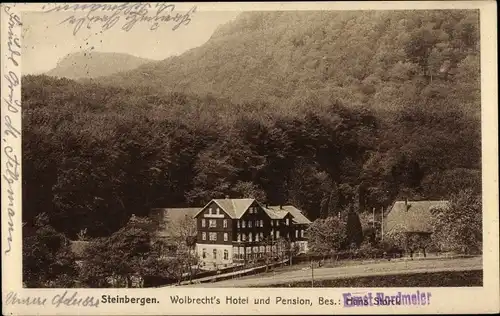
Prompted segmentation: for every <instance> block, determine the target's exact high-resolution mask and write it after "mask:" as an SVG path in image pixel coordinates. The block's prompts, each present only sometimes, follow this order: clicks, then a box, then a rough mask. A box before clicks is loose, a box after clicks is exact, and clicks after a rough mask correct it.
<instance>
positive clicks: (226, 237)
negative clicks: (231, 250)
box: [224, 233, 228, 241]
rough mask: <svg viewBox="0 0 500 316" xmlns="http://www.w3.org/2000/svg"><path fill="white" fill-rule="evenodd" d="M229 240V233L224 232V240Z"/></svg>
mask: <svg viewBox="0 0 500 316" xmlns="http://www.w3.org/2000/svg"><path fill="white" fill-rule="evenodd" d="M227 240H228V235H227V233H224V241H227Z"/></svg>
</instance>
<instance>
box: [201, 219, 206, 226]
mask: <svg viewBox="0 0 500 316" xmlns="http://www.w3.org/2000/svg"><path fill="white" fill-rule="evenodd" d="M205 225H206V223H205V219H204V218H202V219H201V227H205Z"/></svg>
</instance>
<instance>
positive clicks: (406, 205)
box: [405, 198, 410, 211]
mask: <svg viewBox="0 0 500 316" xmlns="http://www.w3.org/2000/svg"><path fill="white" fill-rule="evenodd" d="M405 209H406V211H408V210H409V209H410V207H409V205H408V198H405Z"/></svg>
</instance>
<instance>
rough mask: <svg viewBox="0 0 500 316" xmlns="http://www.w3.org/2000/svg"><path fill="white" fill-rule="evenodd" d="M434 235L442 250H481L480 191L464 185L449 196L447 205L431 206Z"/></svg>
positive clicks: (469, 251) (474, 251)
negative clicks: (457, 191)
mask: <svg viewBox="0 0 500 316" xmlns="http://www.w3.org/2000/svg"><path fill="white" fill-rule="evenodd" d="M433 228H434V234H433V239H434V241H435V243H436V245H437V246H438V247H440V248H441V249H442V250H447V251H456V252H459V253H465V254H470V253H480V252H481V249H482V205H481V198H480V196H479V195H477V194H474V193H473V191H472V190H470V189H466V190H462V191H460V192H459V193H456V194H453V195H451V197H450V203H449V205H448V206H446V207H442V208H437V209H434V210H433Z"/></svg>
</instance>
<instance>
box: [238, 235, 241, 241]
mask: <svg viewBox="0 0 500 316" xmlns="http://www.w3.org/2000/svg"><path fill="white" fill-rule="evenodd" d="M237 240H238V241H241V234H240V233H238V239H237Z"/></svg>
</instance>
